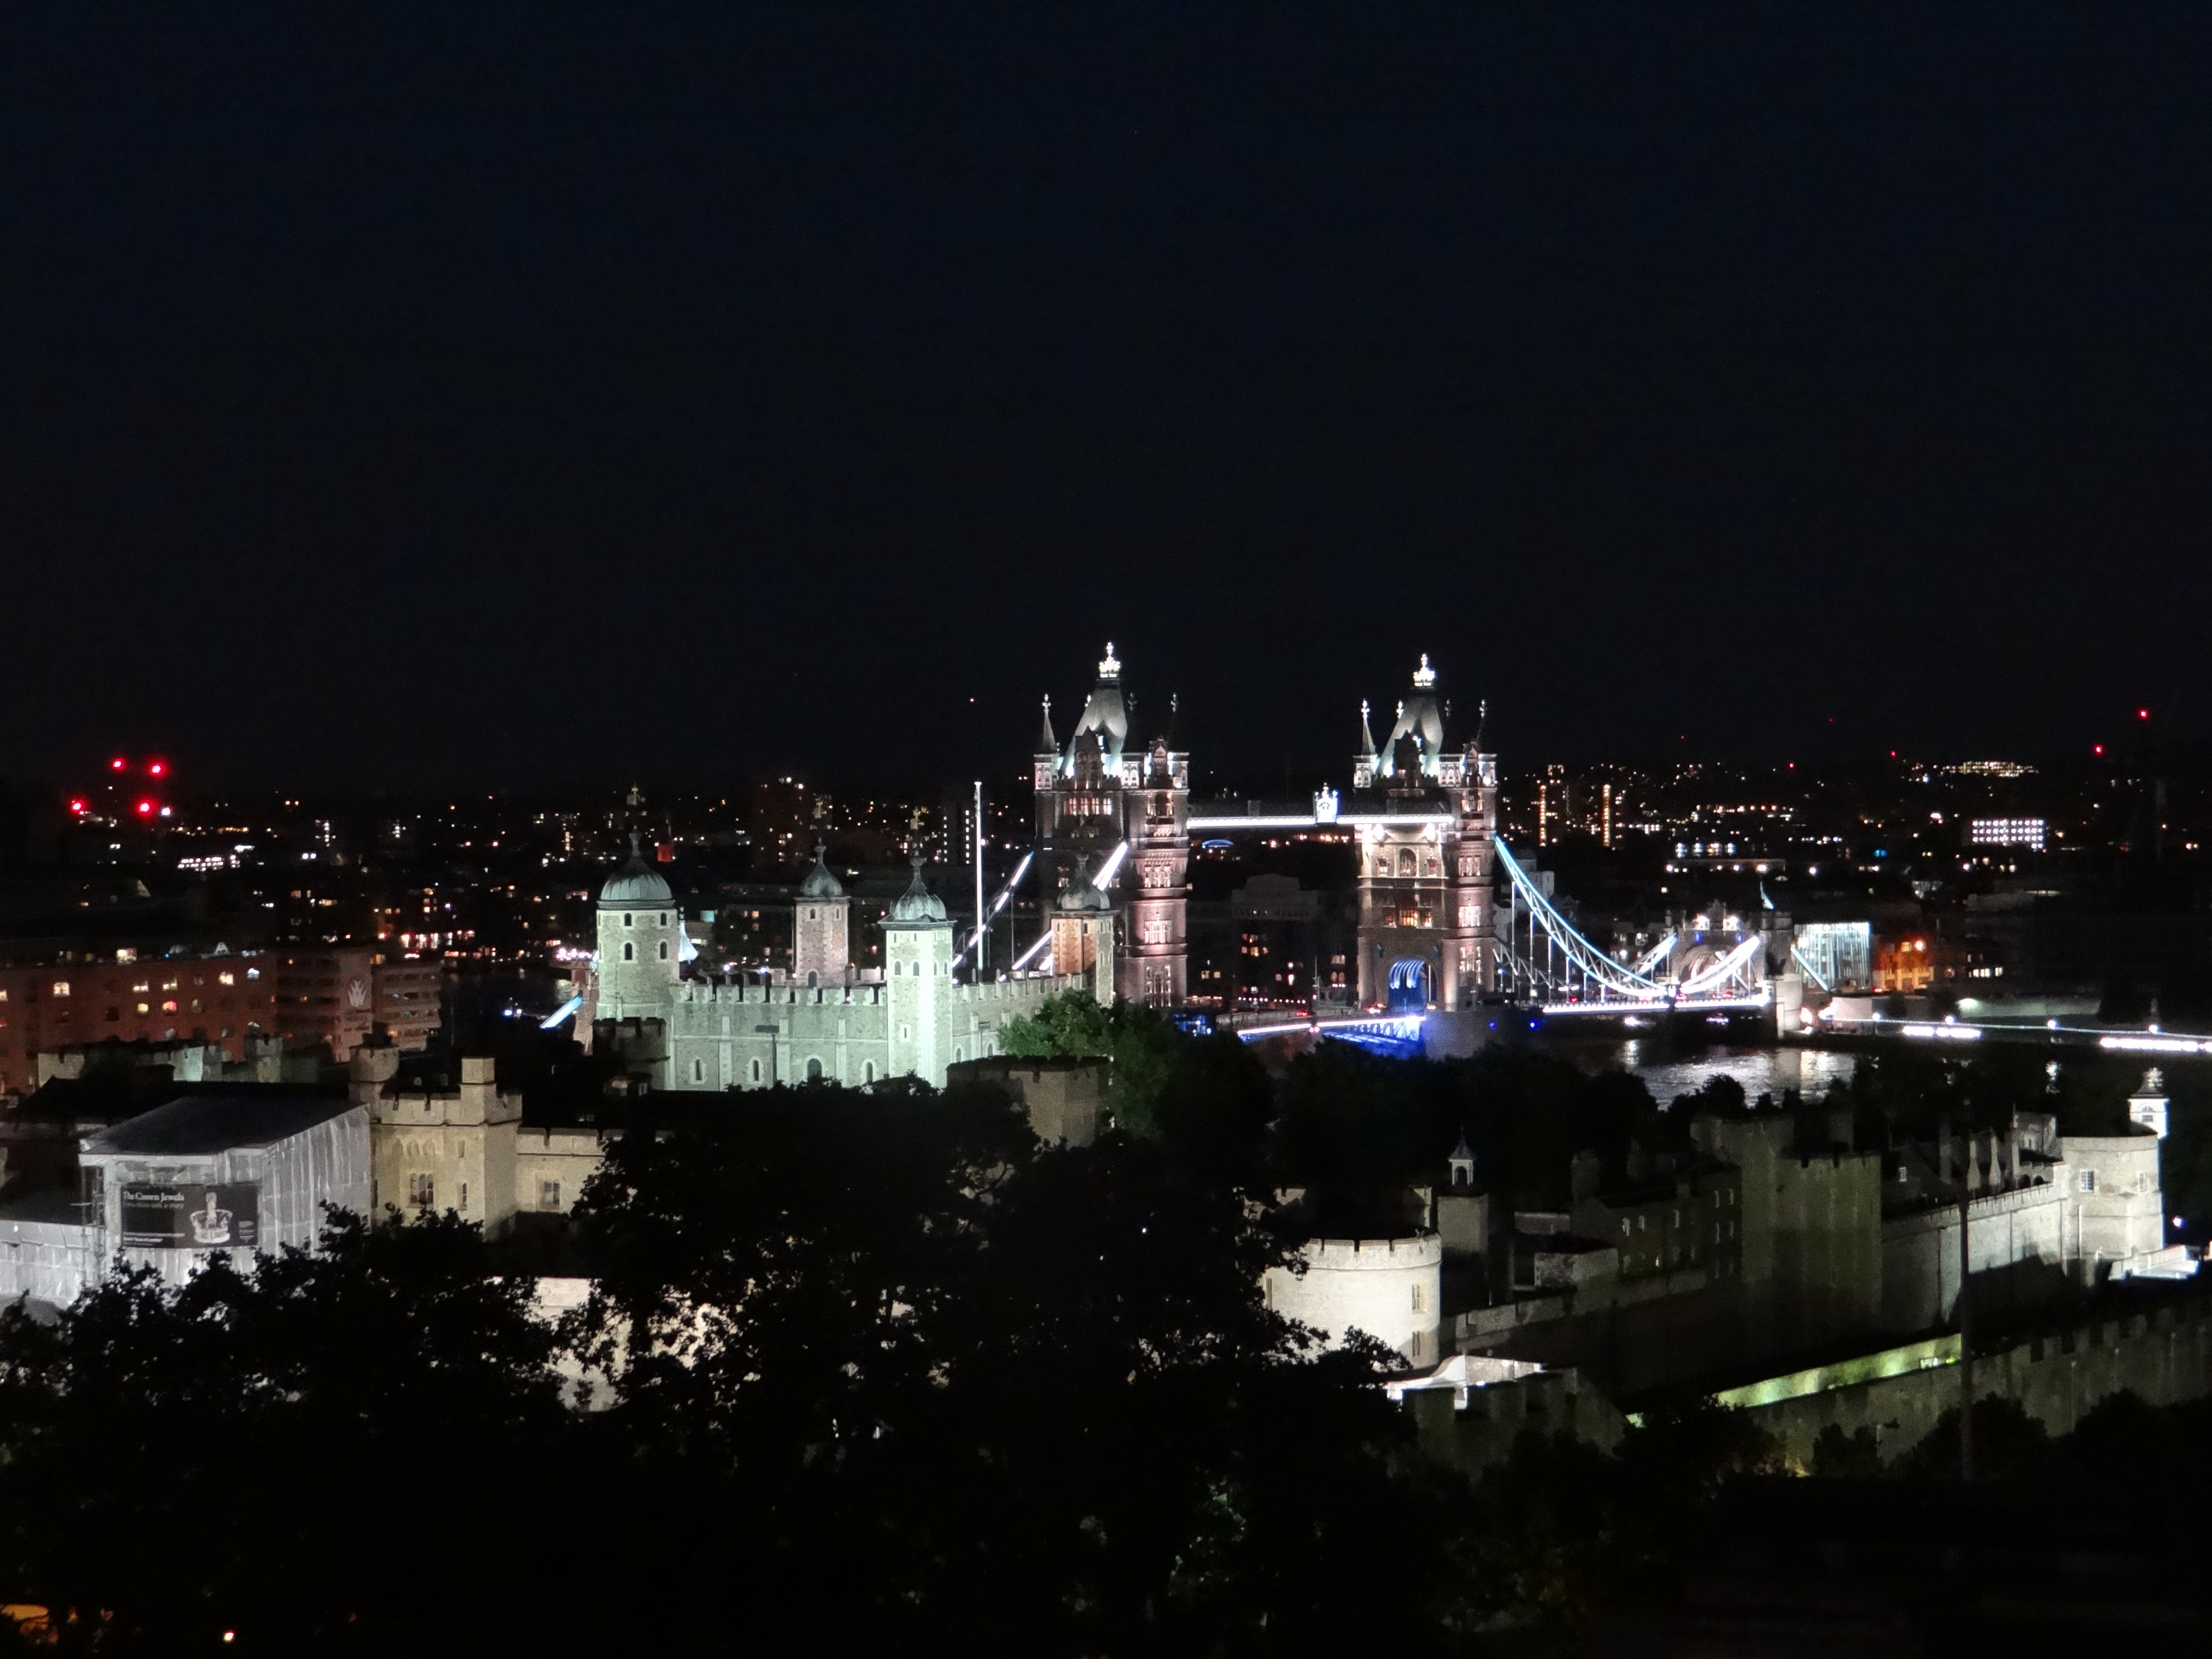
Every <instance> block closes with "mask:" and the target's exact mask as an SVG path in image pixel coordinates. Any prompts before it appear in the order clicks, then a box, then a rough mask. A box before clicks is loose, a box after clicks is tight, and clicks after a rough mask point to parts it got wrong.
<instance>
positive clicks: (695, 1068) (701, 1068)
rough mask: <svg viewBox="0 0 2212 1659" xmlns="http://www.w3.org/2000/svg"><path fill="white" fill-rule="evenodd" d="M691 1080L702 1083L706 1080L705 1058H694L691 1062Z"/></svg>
mask: <svg viewBox="0 0 2212 1659" xmlns="http://www.w3.org/2000/svg"><path fill="white" fill-rule="evenodd" d="M691 1080H692V1081H693V1082H694V1083H704V1082H705V1081H706V1080H707V1062H706V1061H705V1060H693V1061H692V1062H691Z"/></svg>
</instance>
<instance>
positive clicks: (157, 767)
mask: <svg viewBox="0 0 2212 1659" xmlns="http://www.w3.org/2000/svg"><path fill="white" fill-rule="evenodd" d="M168 769H169V763H168V762H167V761H158V760H157V761H148V762H147V763H146V775H147V776H148V777H149V778H158V777H161V776H163V775H166V774H167V771H168Z"/></svg>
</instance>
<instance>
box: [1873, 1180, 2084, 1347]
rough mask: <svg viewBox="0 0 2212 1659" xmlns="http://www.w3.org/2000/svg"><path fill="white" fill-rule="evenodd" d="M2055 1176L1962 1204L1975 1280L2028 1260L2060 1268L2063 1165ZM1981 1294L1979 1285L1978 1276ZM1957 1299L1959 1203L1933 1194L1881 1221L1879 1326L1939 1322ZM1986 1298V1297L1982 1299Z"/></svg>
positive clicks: (1920, 1326) (1919, 1326)
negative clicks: (1929, 1201) (1926, 1202)
mask: <svg viewBox="0 0 2212 1659" xmlns="http://www.w3.org/2000/svg"><path fill="white" fill-rule="evenodd" d="M2051 1167H2052V1168H2053V1169H2054V1170H2056V1172H2057V1175H2056V1178H2054V1179H2052V1180H2050V1181H2047V1182H2041V1183H2039V1184H2038V1185H2035V1186H2028V1187H2015V1188H2012V1189H2011V1190H2009V1191H2007V1192H2001V1193H1992V1194H1988V1195H1987V1196H1985V1197H1982V1198H1978V1199H1975V1200H1973V1201H1972V1203H1971V1204H1969V1205H1968V1206H1967V1207H1966V1215H1967V1221H1966V1242H1967V1250H1968V1257H1967V1259H1968V1262H1969V1265H1970V1267H1971V1270H1972V1273H1973V1275H1974V1277H1975V1279H1977V1281H1979V1280H1981V1279H1984V1278H1985V1277H1986V1276H1987V1275H1989V1274H1990V1273H1997V1272H2000V1271H2002V1270H2003V1269H2007V1268H2012V1267H2020V1266H2022V1265H2026V1264H2037V1265H2040V1266H2041V1267H2044V1268H2045V1269H2047V1270H2048V1271H2049V1272H2050V1273H2051V1274H2053V1275H2057V1274H2063V1273H2064V1271H2065V1267H2066V1262H2067V1260H2068V1257H2069V1255H2070V1254H2071V1252H2070V1251H2069V1248H2068V1247H2069V1244H2070V1243H2071V1240H2070V1239H2069V1237H2067V1234H2068V1232H2069V1226H2068V1221H2069V1212H2068V1206H2067V1193H2066V1189H2065V1185H2064V1182H2065V1179H2066V1174H2067V1166H2066V1165H2064V1164H2055V1165H2053V1166H2051ZM1975 1291H1976V1294H1977V1296H1978V1297H1980V1296H1981V1294H1982V1285H1980V1283H1977V1284H1976V1286H1975ZM1958 1299H1959V1206H1957V1205H1955V1204H1951V1203H1943V1202H1938V1203H1936V1204H1933V1205H1930V1206H1927V1207H1925V1208H1923V1209H1920V1210H1917V1211H1908V1212H1905V1213H1903V1214H1901V1215H1892V1216H1888V1217H1887V1218H1884V1219H1883V1221H1882V1224H1881V1328H1883V1329H1884V1330H1887V1331H1900V1332H1901V1331H1924V1330H1930V1329H1933V1328H1935V1327H1936V1326H1938V1325H1941V1324H1943V1323H1945V1322H1948V1320H1949V1319H1950V1317H1951V1310H1952V1309H1953V1307H1954V1305H1956V1304H1957V1302H1958ZM1986 1299H1987V1298H1985V1297H1984V1298H1983V1300H1984V1302H1986Z"/></svg>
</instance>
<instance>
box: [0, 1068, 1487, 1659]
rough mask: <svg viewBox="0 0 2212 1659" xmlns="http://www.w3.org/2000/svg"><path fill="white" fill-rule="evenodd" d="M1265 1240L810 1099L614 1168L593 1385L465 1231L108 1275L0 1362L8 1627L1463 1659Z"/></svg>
mask: <svg viewBox="0 0 2212 1659" xmlns="http://www.w3.org/2000/svg"><path fill="white" fill-rule="evenodd" d="M1203 1141H1204V1138H1203V1137H1200V1144H1201V1146H1202V1145H1203ZM1254 1213H1255V1212H1253V1211H1252V1210H1251V1209H1249V1207H1248V1206H1247V1205H1246V1203H1245V1201H1244V1198H1243V1194H1242V1193H1241V1192H1240V1191H1239V1190H1238V1188H1237V1187H1236V1186H1234V1185H1233V1184H1226V1183H1224V1182H1220V1181H1218V1180H1216V1179H1212V1178H1210V1177H1208V1176H1205V1175H1204V1174H1203V1173H1202V1172H1201V1171H1200V1168H1199V1166H1198V1165H1197V1164H1194V1163H1193V1161H1192V1160H1190V1159H1188V1158H1179V1157H1178V1156H1177V1155H1176V1153H1175V1152H1173V1151H1172V1150H1171V1149H1170V1147H1169V1146H1167V1145H1165V1144H1164V1143H1163V1142H1161V1141H1158V1140H1144V1139H1134V1138H1127V1137H1121V1136H1109V1138H1108V1139H1106V1140H1104V1141H1103V1142H1102V1143H1101V1144H1100V1145H1098V1146H1095V1147H1091V1148H1088V1149H1085V1150H1081V1151H1073V1152H1060V1151H1055V1152H1040V1151H1039V1150H1038V1149H1037V1148H1036V1146H1035V1143H1034V1141H1033V1140H1032V1139H1030V1135H1029V1133H1028V1131H1027V1129H1026V1127H1024V1123H1023V1121H1022V1119H1021V1118H1020V1116H1019V1115H1018V1113H1017V1112H1015V1111H1014V1110H1013V1109H1011V1108H1010V1107H1009V1105H1008V1104H1007V1103H1006V1100H1005V1098H1004V1097H1002V1096H1000V1095H998V1094H996V1093H995V1092H988V1091H976V1092H962V1091H955V1092H952V1093H948V1094H945V1095H941V1096H939V1095H933V1094H931V1093H929V1092H928V1091H923V1090H914V1091H907V1092H894V1091H878V1092H875V1093H871V1094H859V1093H847V1092H844V1091H838V1090H834V1089H822V1088H814V1089H807V1090H801V1091H771V1092H769V1093H767V1094H763V1095H753V1096H744V1097H736V1098H734V1099H733V1100H732V1102H731V1103H730V1106H729V1109H728V1111H727V1112H726V1113H725V1114H720V1115H717V1117H716V1118H715V1119H714V1121H711V1122H710V1123H707V1124H704V1125H702V1127H696V1128H693V1129H690V1130H686V1131H682V1132H679V1133H674V1134H671V1135H667V1136H664V1137H655V1136H653V1135H651V1134H646V1133H636V1134H632V1135H631V1136H629V1137H628V1138H626V1139H623V1141H621V1142H620V1143H618V1144H617V1146H616V1147H615V1148H614V1149H613V1151H612V1152H611V1155H610V1157H609V1159H608V1162H607V1164H606V1166H605V1170H604V1172H603V1173H602V1175H601V1176H599V1178H598V1180H597V1181H596V1182H594V1183H593V1185H592V1188H591V1190H590V1193H589V1194H588V1195H587V1198H586V1202H585V1204H584V1205H583V1206H582V1208H581V1211H580V1217H579V1225H580V1228H581V1230H582V1231H583V1233H584V1235H585V1238H586V1243H587V1245H588V1246H589V1248H590V1249H591V1251H592V1254H593V1255H594V1258H595V1260H596V1261H597V1262H598V1264H599V1277H598V1281H597V1282H598V1285H599V1292H598V1295H597V1297H596V1298H595V1299H594V1300H593V1301H592V1303H591V1304H590V1305H589V1306H588V1307H587V1308H586V1309H585V1310H583V1311H582V1313H581V1314H580V1316H576V1317H574V1319H572V1320H571V1321H570V1322H569V1324H568V1327H567V1328H564V1329H563V1330H562V1332H561V1333H560V1334H559V1335H558V1337H557V1338H556V1334H555V1332H554V1331H553V1329H552V1328H550V1327H549V1325H548V1324H547V1323H545V1322H544V1321H542V1320H541V1319H539V1318H538V1317H536V1316H533V1313H532V1301H531V1298H532V1285H531V1283H530V1282H529V1281H527V1280H522V1279H515V1280H509V1281H502V1280H501V1279H499V1278H497V1277H496V1276H495V1273H494V1271H493V1269H494V1266H495V1264H494V1263H493V1262H492V1261H491V1260H490V1259H489V1257H488V1256H487V1254H486V1246H485V1245H484V1243H483V1241H482V1240H481V1238H480V1237H478V1236H477V1233H476V1232H475V1231H474V1230H473V1229H471V1228H470V1227H467V1226H465V1225H462V1224H460V1223H459V1222H457V1221H454V1220H451V1219H445V1220H435V1221H429V1222H422V1223H412V1224H403V1223H400V1222H399V1221H398V1220H396V1219H392V1220H387V1221H386V1222H385V1223H382V1224H380V1225H374V1226H372V1225H368V1224H366V1223H364V1222H362V1221H361V1220H359V1219H356V1218H352V1217H348V1216H343V1215H341V1216H335V1217H333V1218H332V1220H331V1225H330V1231H329V1234H328V1237H327V1240H326V1249H325V1251H324V1252H323V1253H322V1254H319V1255H304V1254H299V1253H288V1254H286V1255H283V1256H281V1257H278V1258H276V1259H275V1260H270V1261H263V1262H261V1263H260V1264H259V1265H258V1268H257V1269H255V1270H253V1271H242V1270H240V1269H239V1268H237V1267H234V1266H232V1265H229V1264H226V1263H217V1264H216V1265H215V1266H214V1267H211V1268H210V1270H209V1271H208V1272H206V1273H203V1274H202V1275H200V1276H199V1277H198V1278H197V1279H195V1280H193V1281H192V1283H191V1285H187V1286H185V1287H184V1288H183V1289H181V1290H175V1291H162V1290H161V1289H160V1288H159V1287H157V1286H156V1285H154V1284H153V1283H151V1282H150V1281H149V1279H146V1278H145V1277H143V1276H133V1275H131V1274H127V1273H126V1274H118V1276H116V1277H115V1278H113V1279H111V1280H110V1281H109V1282H108V1283H107V1284H106V1285H104V1286H103V1287H102V1288H100V1290H99V1291H95V1292H94V1293H93V1294H92V1295H91V1296H89V1297H88V1298H87V1299H86V1300H85V1301H84V1302H83V1303H82V1304H80V1305H79V1306H78V1307H77V1308H76V1309H74V1310H70V1312H69V1313H67V1314H66V1315H65V1316H64V1317H63V1319H62V1320H61V1321H60V1322H58V1324H47V1325H41V1324H39V1323H36V1322H33V1321H32V1320H30V1319H29V1318H27V1317H26V1316H24V1315H23V1314H21V1313H20V1312H12V1313H9V1314H8V1315H6V1316H4V1317H3V1318H0V1457H4V1461H0V1599H4V1600H6V1601H9V1602H11V1603H29V1604H36V1605H40V1606H43V1607H49V1608H52V1609H55V1610H56V1618H57V1622H58V1626H59V1627H60V1629H61V1632H62V1634H63V1636H64V1641H65V1643H66V1644H67V1646H69V1647H70V1648H72V1649H76V1650H84V1651H98V1652H104V1653H163V1654H179V1653H190V1652H194V1651H198V1650H204V1649H205V1650H222V1651H227V1652H246V1651H257V1650H258V1651H264V1652H271V1651H283V1652H322V1653H343V1652H348V1651H357V1652H374V1653H387V1652H410V1653H420V1652H427V1651H445V1650H463V1649H469V1650H478V1651H489V1650H524V1649H528V1648H532V1647H536V1648H538V1649H539V1650H546V1651H563V1652H568V1651H574V1652H608V1653H627V1652H638V1651H652V1652H661V1653H676V1652H683V1653H697V1652H708V1653H714V1652H732V1653H753V1652H782V1651H787V1650H789V1649H790V1648H791V1647H792V1646H793V1644H795V1643H799V1642H804V1643H805V1644H806V1645H808V1646H810V1647H815V1648H824V1649H827V1650H831V1651H848V1650H855V1649H859V1648H863V1647H867V1648H872V1649H875V1650H878V1651H899V1652H910V1651H917V1650H923V1649H926V1648H931V1647H951V1646H953V1645H956V1644H957V1645H958V1646H962V1647H979V1646H980V1647H986V1648H988V1649H990V1650H994V1651H1008V1652H1027V1653H1046V1654H1055V1653H1060V1654H1083V1653H1143V1652H1162V1653H1220V1654H1233V1653H1241V1652H1296V1651H1307V1650H1321V1649H1323V1648H1340V1647H1343V1646H1346V1645H1348V1644H1352V1643H1353V1642H1355V1641H1357V1642H1362V1643H1364V1642H1369V1641H1382V1642H1385V1643H1389V1644H1400V1643H1413V1642H1420V1641H1425V1640H1435V1639H1437V1638H1438V1637H1439V1636H1441V1635H1444V1634H1447V1633H1448V1632H1449V1631H1450V1630H1451V1629H1453V1628H1454V1627H1455V1623H1456V1620H1457V1614H1458V1608H1457V1607H1456V1605H1455V1597H1457V1596H1458V1595H1459V1594H1460V1592H1461V1589H1462V1586H1464V1584H1465V1583H1467V1582H1468V1575H1467V1573H1466V1571H1464V1569H1463V1567H1462V1565H1461V1564H1460V1563H1459V1561H1458V1560H1457V1559H1456V1552H1458V1551H1459V1550H1460V1549H1461V1548H1462V1533H1461V1530H1460V1528H1459V1523H1458V1521H1457V1519H1456V1515H1455V1507H1454V1505H1453V1504H1451V1503H1450V1502H1449V1492H1447V1491H1446V1490H1445V1489H1444V1487H1443V1486H1442V1485H1441V1484H1439V1482H1440V1477H1437V1476H1435V1475H1433V1474H1430V1473H1428V1472H1427V1471H1426V1470H1425V1466H1423V1465H1422V1464H1421V1463H1420V1462H1419V1460H1418V1459H1417V1458H1416V1457H1414V1456H1413V1455H1412V1450H1411V1446H1410V1442H1409V1438H1408V1435H1407V1428H1406V1424H1405V1419H1404V1418H1403V1416H1402V1414H1401V1413H1399V1412H1397V1411H1396V1410H1395V1408H1393V1407H1391V1406H1390V1405H1389V1403H1388V1401H1386V1400H1385V1399H1384V1398H1383V1395H1382V1393H1381V1391H1380V1390H1379V1389H1376V1387H1375V1386H1374V1375H1375V1372H1374V1366H1373V1361H1372V1358H1371V1357H1370V1356H1369V1355H1367V1354H1364V1353H1335V1354H1322V1353H1319V1352H1316V1351H1314V1350H1313V1349H1311V1348H1310V1346H1309V1345H1308V1344H1307V1342H1306V1341H1305V1340H1304V1339H1303V1338H1302V1336H1301V1335H1300V1334H1298V1333H1297V1332H1296V1331H1294V1330H1293V1329H1292V1328H1290V1327H1288V1326H1287V1325H1285V1323H1284V1322H1282V1321H1281V1320H1279V1318H1278V1317H1276V1316H1274V1315H1273V1314H1272V1313H1270V1312H1269V1311H1268V1310H1267V1309H1266V1307H1265V1306H1264V1305H1263V1304H1262V1302H1261V1297H1260V1296H1259V1294H1258V1291H1257V1285H1258V1280H1259V1276H1260V1273H1261V1269H1262V1268H1263V1267H1265V1266H1266V1265H1267V1263H1268V1262H1270V1261H1275V1260H1279V1258H1280V1256H1281V1253H1282V1249H1283V1246H1282V1243H1281V1241H1279V1240H1278V1239H1276V1238H1275V1237H1273V1236H1271V1235H1270V1234H1269V1233H1267V1231H1264V1230H1263V1229H1262V1228H1261V1227H1260V1226H1259V1225H1257V1224H1256V1223H1255V1221H1254V1220H1253V1218H1252V1217H1253V1215H1254ZM564 1345H568V1346H573V1351H574V1353H575V1354H580V1355H581V1356H583V1357H584V1358H586V1359H588V1361H589V1362H590V1363H591V1364H592V1365H594V1366H596V1367H598V1368H599V1381H598V1383H597V1388H598V1395H597V1397H596V1398H595V1399H593V1400H592V1407H594V1408H593V1409H592V1410H589V1411H578V1410H574V1409H572V1408H571V1407H569V1406H567V1405H564V1404H563V1401H562V1376H561V1374H560V1372H559V1370H558V1369H557V1368H556V1359H558V1358H561V1357H562V1352H564V1351H565V1349H564ZM571 1370H572V1372H573V1370H574V1364H573V1363H572V1365H571ZM610 1375H611V1377H612V1379H613V1380H612V1382H611V1383H608V1382H607V1381H606V1380H605V1379H606V1377H607V1376H610ZM1377 1583H1388V1584H1389V1585H1390V1586H1391V1589H1390V1593H1389V1595H1383V1596H1380V1597H1378V1596H1376V1595H1373V1594H1372V1593H1371V1589H1370V1588H1369V1587H1371V1586H1373V1585H1375V1584H1377ZM227 1628H228V1629H233V1630H235V1631H237V1632H239V1642H238V1643H237V1644H230V1645H228V1646H223V1645H222V1644H221V1643H220V1633H221V1632H222V1631H223V1630H224V1629H227ZM240 1644H244V1645H240Z"/></svg>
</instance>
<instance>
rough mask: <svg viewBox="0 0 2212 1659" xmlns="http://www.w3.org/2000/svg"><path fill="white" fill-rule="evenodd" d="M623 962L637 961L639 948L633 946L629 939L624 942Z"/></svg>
mask: <svg viewBox="0 0 2212 1659" xmlns="http://www.w3.org/2000/svg"><path fill="white" fill-rule="evenodd" d="M636 960H637V946H635V945H632V944H631V943H630V942H629V940H628V939H624V940H623V961H624V962H635V961H636Z"/></svg>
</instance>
